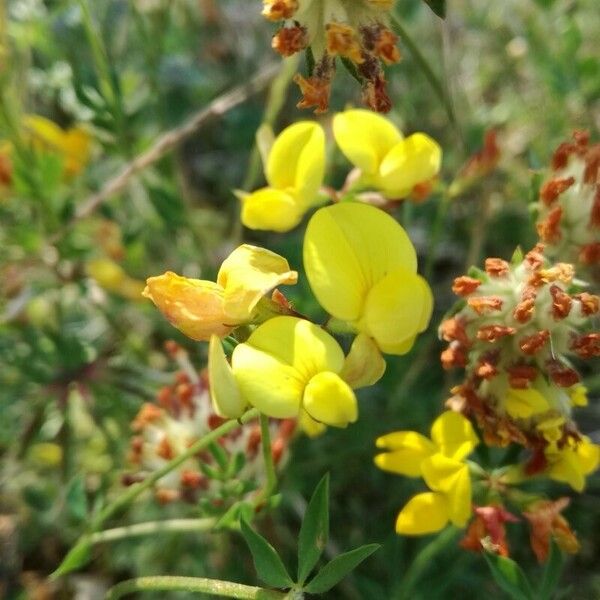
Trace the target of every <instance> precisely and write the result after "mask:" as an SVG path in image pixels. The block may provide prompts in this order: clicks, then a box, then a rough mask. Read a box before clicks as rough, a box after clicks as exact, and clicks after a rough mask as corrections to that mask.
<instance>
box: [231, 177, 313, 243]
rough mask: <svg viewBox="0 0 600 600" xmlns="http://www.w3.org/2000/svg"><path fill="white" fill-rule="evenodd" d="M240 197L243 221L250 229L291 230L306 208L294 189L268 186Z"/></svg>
mask: <svg viewBox="0 0 600 600" xmlns="http://www.w3.org/2000/svg"><path fill="white" fill-rule="evenodd" d="M239 197H240V199H241V201H242V214H241V219H242V223H243V224H244V225H245V226H246V227H248V228H249V229H258V230H262V231H278V232H285V231H289V230H290V229H293V228H294V227H296V225H298V223H300V221H301V220H302V217H303V216H304V212H305V210H306V209H305V207H304V206H302V205H301V203H300V201H299V200H298V198H297V197H296V196H295V195H294V193H293V190H287V191H285V190H276V189H272V188H268V187H267V188H262V189H260V190H257V191H256V192H253V193H252V194H240V195H239Z"/></svg>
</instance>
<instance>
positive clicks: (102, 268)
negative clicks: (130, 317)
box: [86, 258, 144, 300]
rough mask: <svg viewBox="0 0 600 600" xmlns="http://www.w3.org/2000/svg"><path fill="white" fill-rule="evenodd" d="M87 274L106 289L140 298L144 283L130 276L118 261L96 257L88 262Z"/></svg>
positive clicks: (124, 296) (131, 297) (123, 295)
mask: <svg viewBox="0 0 600 600" xmlns="http://www.w3.org/2000/svg"><path fill="white" fill-rule="evenodd" d="M86 271H87V274H88V275H89V276H90V277H91V278H92V279H95V280H96V281H97V282H98V284H99V285H100V286H101V287H103V288H104V289H105V290H107V291H109V292H111V293H113V294H116V295H118V296H122V297H123V298H129V299H130V300H140V299H141V294H142V292H143V291H144V283H143V282H142V281H139V280H137V279H133V278H132V277H129V275H127V273H126V272H125V271H124V270H123V267H121V266H120V265H119V264H118V263H116V262H115V261H113V260H111V259H109V258H96V259H93V260H90V261H89V262H88V263H87V264H86Z"/></svg>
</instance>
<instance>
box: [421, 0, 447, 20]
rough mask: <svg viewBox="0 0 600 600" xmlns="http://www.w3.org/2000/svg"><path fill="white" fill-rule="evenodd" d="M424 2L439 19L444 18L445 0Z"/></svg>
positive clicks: (426, 0)
mask: <svg viewBox="0 0 600 600" xmlns="http://www.w3.org/2000/svg"><path fill="white" fill-rule="evenodd" d="M424 1H425V4H427V5H428V6H429V8H431V10H432V11H433V12H434V13H435V14H436V15H437V16H438V17H440V18H441V19H445V18H446V0H424Z"/></svg>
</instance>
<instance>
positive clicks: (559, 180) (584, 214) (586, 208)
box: [537, 131, 600, 274]
mask: <svg viewBox="0 0 600 600" xmlns="http://www.w3.org/2000/svg"><path fill="white" fill-rule="evenodd" d="M537 210H538V221H537V230H538V235H539V236H540V239H541V240H542V241H543V242H544V243H545V245H546V253H547V255H548V256H549V257H552V258H555V257H560V258H561V259H562V260H568V261H570V262H573V263H575V264H577V265H581V266H586V267H591V268H593V269H592V270H595V271H596V273H598V274H600V144H590V142H589V134H588V133H586V132H582V131H579V132H576V133H574V134H573V140H572V141H570V142H564V143H563V144H561V145H560V146H559V147H558V149H557V150H556V152H555V153H554V156H553V157H552V163H551V176H550V177H549V178H548V179H547V180H546V181H545V182H544V183H543V184H542V187H541V188H540V196H539V201H538V203H537Z"/></svg>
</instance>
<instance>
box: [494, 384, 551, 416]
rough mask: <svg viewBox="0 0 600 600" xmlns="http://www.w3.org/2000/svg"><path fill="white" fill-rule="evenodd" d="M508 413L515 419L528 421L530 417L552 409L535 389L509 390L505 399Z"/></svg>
mask: <svg viewBox="0 0 600 600" xmlns="http://www.w3.org/2000/svg"><path fill="white" fill-rule="evenodd" d="M504 408H505V410H506V412H507V413H508V414H509V415H510V416H511V417H513V418H515V419H528V418H529V417H531V416H533V415H536V414H539V413H543V412H546V411H547V410H549V409H550V405H549V404H548V401H547V400H546V398H544V396H542V394H540V392H538V391H537V390H535V389H533V388H529V389H525V390H522V389H516V388H509V390H508V392H507V393H506V397H505V399H504Z"/></svg>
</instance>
